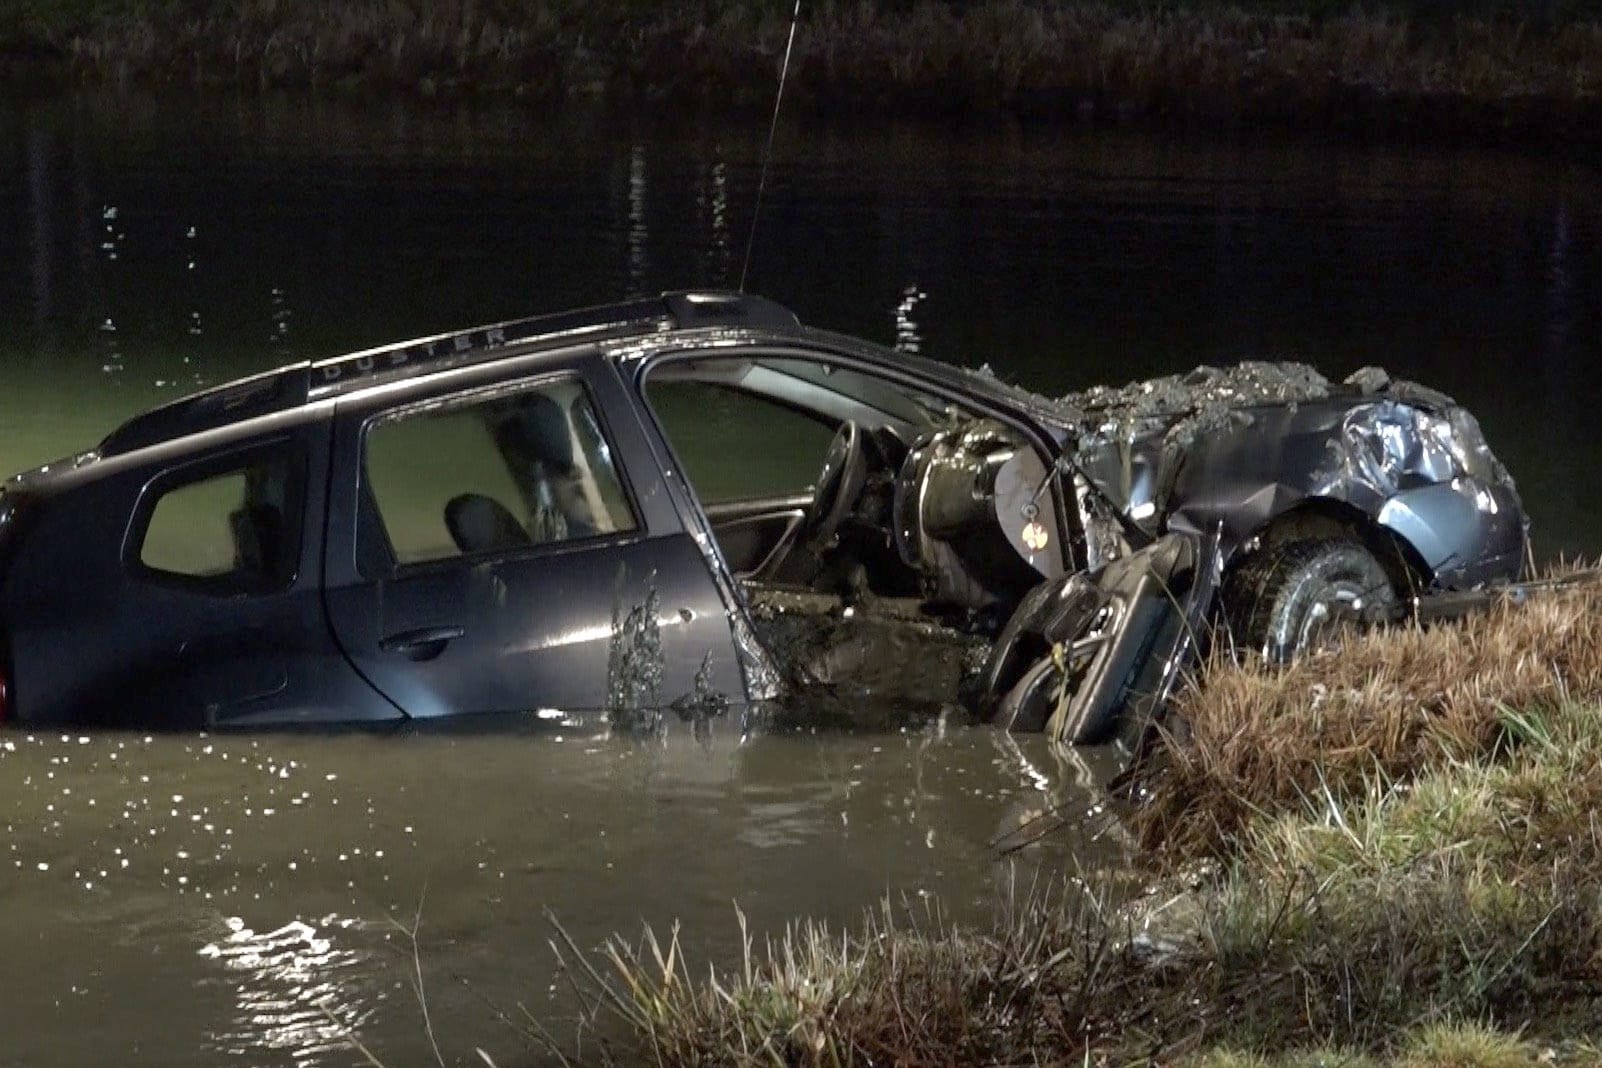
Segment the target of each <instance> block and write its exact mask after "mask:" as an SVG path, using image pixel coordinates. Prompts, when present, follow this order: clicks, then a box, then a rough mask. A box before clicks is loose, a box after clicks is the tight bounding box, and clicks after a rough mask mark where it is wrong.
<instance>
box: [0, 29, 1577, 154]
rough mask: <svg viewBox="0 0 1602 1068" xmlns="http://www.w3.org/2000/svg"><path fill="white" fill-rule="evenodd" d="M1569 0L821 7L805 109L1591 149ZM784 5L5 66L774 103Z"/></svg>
mask: <svg viewBox="0 0 1602 1068" xmlns="http://www.w3.org/2000/svg"><path fill="white" fill-rule="evenodd" d="M1560 7H1561V5H1559V6H1555V7H1534V8H1532V7H1531V6H1529V5H1520V4H1517V3H1505V4H1503V3H1497V4H1488V5H1487V4H1479V5H1472V6H1471V7H1468V8H1463V7H1461V6H1454V7H1453V8H1452V9H1444V8H1442V7H1441V6H1439V5H1431V4H1429V3H1418V4H1407V3H1397V4H1391V5H1348V4H1344V3H1338V4H1326V3H1315V2H1312V0H1309V2H1307V3H1305V4H1297V3H1262V2H1247V3H1242V4H1240V5H1234V4H1223V3H1212V2H1207V0H1188V2H1183V3H1169V4H1145V3H1127V2H1126V3H1119V2H1100V3H1098V2H1082V0H981V2H977V3H971V4H951V3H943V2H939V0H912V2H908V3H894V4H891V3H882V2H877V3H876V2H870V0H820V2H816V3H808V4H807V6H806V10H805V18H804V19H803V22H802V26H801V29H800V32H799V34H798V36H797V39H796V53H795V62H794V64H793V69H792V84H791V91H793V99H794V100H795V101H796V102H797V103H798V104H800V105H801V106H807V105H808V104H810V105H812V106H814V107H820V108H831V109H838V108H845V109H849V110H851V111H852V112H857V111H860V110H862V109H864V108H876V109H881V110H883V109H890V110H899V109H906V108H917V109H920V110H926V109H929V108H931V107H933V108H939V109H942V110H948V111H949V110H994V109H998V108H1000V109H1007V110H1012V111H1016V112H1025V113H1064V112H1066V113H1070V114H1074V113H1080V112H1093V113H1100V114H1114V115H1175V116H1179V115H1183V116H1191V115H1202V116H1213V117H1218V118H1229V119H1238V118H1273V117H1296V118H1298V119H1299V120H1302V121H1306V120H1312V119H1322V120H1329V121H1335V122H1342V123H1354V124H1358V125H1365V126H1366V125H1371V124H1378V125H1384V124H1385V123H1388V122H1406V121H1408V119H1409V118H1410V117H1411V116H1412V115H1413V113H1414V112H1420V113H1422V114H1423V115H1424V116H1425V117H1427V118H1434V119H1436V120H1438V121H1450V122H1461V123H1463V124H1465V125H1467V126H1470V127H1473V126H1475V125H1476V124H1477V125H1479V126H1481V127H1484V126H1485V124H1486V123H1488V122H1490V123H1493V124H1494V125H1498V126H1500V125H1504V124H1506V125H1513V126H1517V125H1519V124H1521V123H1522V124H1543V125H1545V126H1547V127H1558V128H1567V127H1572V128H1573V131H1574V132H1575V133H1577V134H1580V135H1584V134H1585V133H1586V131H1587V130H1589V129H1590V128H1591V127H1590V125H1589V124H1588V122H1587V120H1588V119H1591V118H1595V117H1596V116H1597V113H1598V110H1599V108H1602V104H1599V102H1598V90H1599V89H1602V5H1597V4H1594V3H1587V4H1586V5H1583V6H1582V7H1581V8H1580V13H1578V14H1575V15H1573V16H1568V17H1557V18H1554V17H1552V12H1553V11H1557V10H1559V9H1560ZM29 10H32V12H33V13H32V14H29V13H28V11H29ZM1443 10H1451V11H1452V13H1450V14H1445V15H1442V14H1441V13H1440V12H1442V11H1443ZM63 12H65V13H63ZM788 14H789V7H788V5H787V4H783V3H778V2H763V0H740V2H725V3H712V2H707V3H692V4H671V5H655V4H639V3H631V2H629V0H610V2H607V3H598V4H585V3H579V2H578V0H529V2H526V3H511V2H506V0H483V2H475V0H452V2H448V3H440V4H430V5H424V4H418V3H414V2H409V0H359V2H352V3H343V4H322V3H315V2H313V0H243V2H241V3H237V4H218V3H205V2H201V0H189V2H180V0H116V2H113V0H97V2H95V3H86V2H79V3H78V4H76V5H73V4H66V5H58V6H57V7H52V5H50V4H44V3H42V2H37V0H36V2H35V3H34V8H32V9H26V8H25V9H22V12H21V13H20V14H13V15H11V16H10V24H9V26H8V23H7V19H6V18H5V17H0V57H3V56H4V55H6V54H11V55H12V56H13V57H16V56H19V55H29V56H42V57H46V58H47V59H50V60H52V61H53V63H54V66H55V68H56V69H57V70H58V71H61V72H66V73H68V74H69V75H70V76H72V77H75V78H78V79H82V80H89V81H99V82H108V81H109V82H113V83H140V84H158V85H161V84H165V85H184V86H187V85H195V84H200V85H209V84H216V85H227V86H235V87H247V88H258V87H260V88H278V87H303V88H312V89H328V88H339V87H344V88H365V89H369V90H384V91H390V92H393V91H403V92H418V91H420V92H423V93H434V92H451V91H461V92H480V93H495V94H515V95H518V96H523V97H527V98H533V99H544V100H554V99H565V98H568V97H571V96H574V95H580V96H594V95H604V96H608V97H616V98H624V99H635V100H637V99H641V98H647V99H667V100H675V101H680V102H695V103H700V104H710V105H716V106H733V107H753V108H755V107H760V106H765V105H766V104H767V103H768V102H769V101H771V99H772V91H773V77H774V74H775V66H776V63H777V58H778V56H779V54H780V52H781V51H782V48H783V43H784V39H785V33H786V30H787V28H788ZM0 66H4V64H3V63H0Z"/></svg>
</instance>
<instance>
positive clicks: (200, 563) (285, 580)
mask: <svg viewBox="0 0 1602 1068" xmlns="http://www.w3.org/2000/svg"><path fill="white" fill-rule="evenodd" d="M304 473H305V464H304V461H303V460H302V458H301V457H300V455H299V452H298V450H295V449H293V448H291V447H288V446H285V447H283V448H275V449H269V450H258V451H252V452H251V453H249V454H245V455H241V456H239V457H237V458H233V459H231V460H230V459H223V460H214V461H209V462H205V463H202V464H197V465H190V466H187V467H184V468H178V469H175V470H173V471H170V472H167V473H165V474H163V475H161V476H159V477H158V478H157V479H156V480H155V481H154V482H153V483H152V488H151V490H150V491H149V492H148V493H147V496H146V498H145V503H144V505H143V506H142V508H141V514H142V522H141V523H140V527H139V533H138V537H137V539H136V545H137V550H136V552H135V556H134V558H135V560H136V561H137V563H138V566H139V569H141V570H143V571H144V572H145V573H146V574H147V575H148V576H150V577H154V578H158V579H160V578H167V579H172V580H175V581H179V582H186V583H190V584H201V585H205V586H212V587H216V588H217V589H219V590H244V589H252V590H265V589H274V588H281V587H284V586H287V585H289V584H290V582H292V581H293V579H294V576H295V572H296V566H297V564H298V562H299V561H298V555H299V548H300V528H301V522H302V520H301V499H302V496H303V490H304Z"/></svg>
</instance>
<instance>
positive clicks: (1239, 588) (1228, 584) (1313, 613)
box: [1223, 537, 1396, 664]
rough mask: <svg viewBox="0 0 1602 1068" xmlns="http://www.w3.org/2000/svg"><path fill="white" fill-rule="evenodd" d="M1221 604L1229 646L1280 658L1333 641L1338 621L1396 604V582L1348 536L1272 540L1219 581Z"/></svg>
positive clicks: (1278, 661) (1379, 611)
mask: <svg viewBox="0 0 1602 1068" xmlns="http://www.w3.org/2000/svg"><path fill="white" fill-rule="evenodd" d="M1223 592H1224V610H1225V613H1226V615H1227V617H1228V620H1229V625H1230V633H1231V636H1232V637H1233V639H1234V642H1235V647H1236V648H1237V649H1240V650H1251V651H1254V652H1257V653H1260V654H1262V656H1263V658H1264V659H1266V660H1268V661H1269V662H1270V663H1275V664H1284V663H1287V662H1289V661H1290V660H1292V659H1294V658H1295V657H1297V656H1299V655H1301V654H1302V653H1305V652H1311V651H1315V650H1317V649H1319V648H1324V647H1327V646H1328V645H1330V644H1331V643H1333V642H1334V641H1336V640H1338V636H1339V632H1340V631H1341V630H1342V629H1343V627H1344V626H1345V625H1348V624H1351V623H1353V622H1356V621H1357V620H1358V619H1359V618H1362V617H1370V618H1372V617H1374V616H1375V615H1377V614H1382V613H1383V610H1384V609H1387V608H1390V607H1391V606H1393V605H1394V604H1395V603H1396V588H1395V587H1394V586H1393V585H1392V584H1391V579H1390V576H1389V575H1387V574H1386V573H1385V569H1384V568H1383V567H1381V566H1380V562H1379V561H1378V560H1376V559H1375V558H1374V554H1373V553H1371V552H1369V550H1368V549H1367V548H1366V547H1365V546H1364V545H1363V544H1362V543H1361V542H1359V541H1357V540H1356V539H1355V538H1342V537H1337V538H1317V539H1313V540H1309V541H1292V542H1285V543H1283V544H1280V545H1272V546H1269V547H1268V548H1266V549H1264V550H1262V551H1261V552H1258V553H1256V554H1254V555H1252V556H1251V557H1249V558H1248V559H1247V560H1246V561H1245V562H1244V563H1242V564H1241V565H1240V566H1239V567H1238V568H1236V569H1235V571H1234V572H1233V573H1232V574H1231V575H1230V576H1229V578H1228V579H1227V580H1226V581H1225V585H1224V591H1223Z"/></svg>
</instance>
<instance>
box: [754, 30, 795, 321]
mask: <svg viewBox="0 0 1602 1068" xmlns="http://www.w3.org/2000/svg"><path fill="white" fill-rule="evenodd" d="M800 21H801V0H795V11H794V12H793V13H792V14H791V15H790V39H789V40H788V41H786V42H785V45H784V63H783V65H782V66H780V68H779V92H778V95H777V96H775V97H774V98H773V119H772V120H771V121H770V122H769V123H768V144H767V147H766V148H765V149H763V152H762V170H761V172H760V173H759V175H758V177H757V192H756V206H755V207H754V208H752V209H751V232H750V233H749V234H748V235H747V236H746V239H745V264H744V266H742V267H741V268H740V292H741V293H744V292H745V276H746V275H748V274H750V273H751V250H752V249H753V248H755V247H756V232H757V220H758V219H760V218H761V217H762V194H763V192H764V191H765V190H766V189H767V187H768V163H769V162H770V161H772V159H773V135H774V133H775V132H776V131H777V130H778V128H779V108H780V106H782V105H783V104H784V83H785V81H787V80H788V79H789V77H790V53H791V52H792V51H793V50H794V49H795V28H796V24H797V23H799V22H800Z"/></svg>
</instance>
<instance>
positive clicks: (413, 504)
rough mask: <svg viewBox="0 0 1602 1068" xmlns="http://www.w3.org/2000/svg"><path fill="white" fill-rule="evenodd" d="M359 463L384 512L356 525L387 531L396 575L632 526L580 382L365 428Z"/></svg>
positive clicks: (405, 415)
mask: <svg viewBox="0 0 1602 1068" xmlns="http://www.w3.org/2000/svg"><path fill="white" fill-rule="evenodd" d="M364 463H365V468H364V470H365V476H366V479H367V485H366V490H367V491H369V492H370V493H371V494H372V499H373V502H374V504H376V506H377V507H376V510H375V512H376V514H371V515H369V516H367V517H364V518H363V520H361V521H364V522H368V523H372V522H378V523H381V524H382V526H383V533H384V534H385V535H387V538H388V542H389V546H390V549H391V555H392V556H393V559H394V561H395V563H397V564H401V565H405V564H418V563H426V562H429V561H435V560H445V559H450V558H452V557H458V556H476V555H481V554H484V553H497V552H514V551H518V550H522V549H529V548H534V547H537V546H542V545H550V544H556V543H562V542H573V541H581V540H584V539H588V538H597V537H606V536H610V535H615V534H619V533H624V532H627V531H632V530H634V529H635V528H636V526H637V523H636V520H635V516H634V513H633V510H632V509H631V508H630V506H629V501H628V496H627V494H626V493H625V492H624V489H623V483H622V479H621V478H620V477H619V474H618V470H617V467H616V465H615V463H614V461H613V456H612V449H611V446H610V444H609V443H608V441H607V439H606V437H605V435H604V434H603V432H602V429H601V425H600V423H599V421H598V420H597V419H596V415H595V408H594V406H593V405H592V404H591V402H590V399H589V397H588V396H587V395H586V393H585V392H584V389H583V387H582V386H581V385H580V384H579V383H578V381H577V380H573V379H563V380H561V381H557V382H548V383H543V384H541V385H538V386H533V387H528V388H523V389H518V390H515V391H512V392H509V393H508V392H499V393H496V394H493V395H490V396H483V395H479V396H477V397H470V398H465V399H462V400H460V401H457V402H453V403H447V404H444V405H432V406H429V407H427V408H423V409H413V410H410V411H406V412H402V413H399V414H397V415H392V416H386V417H382V418H380V419H379V420H378V421H377V422H375V423H373V424H371V425H370V426H369V427H368V430H367V434H366V445H365V456H364ZM367 537H369V538H370V535H367ZM363 559H364V561H365V560H366V559H367V555H366V554H363ZM370 566H371V565H369V564H368V563H364V564H363V570H364V571H366V570H368V569H369V567H370Z"/></svg>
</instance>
